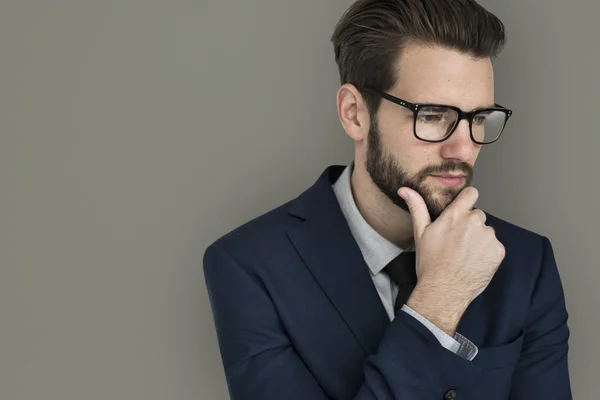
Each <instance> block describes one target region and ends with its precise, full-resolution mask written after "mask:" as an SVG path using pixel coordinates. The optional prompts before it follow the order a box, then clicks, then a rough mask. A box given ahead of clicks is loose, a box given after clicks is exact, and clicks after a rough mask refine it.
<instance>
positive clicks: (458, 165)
mask: <svg viewBox="0 0 600 400" xmlns="http://www.w3.org/2000/svg"><path fill="white" fill-rule="evenodd" d="M377 125H378V124H377V118H376V117H372V118H371V124H370V126H369V136H368V139H367V140H368V144H367V157H366V158H367V160H366V164H367V173H368V174H369V175H370V177H371V180H372V181H373V183H375V185H376V186H377V187H378V188H379V190H381V192H382V193H383V194H385V196H386V197H387V198H389V199H390V200H391V201H392V203H394V204H395V205H396V206H398V207H400V208H402V209H403V210H404V211H407V212H409V209H408V205H407V204H406V202H405V201H404V200H403V199H402V197H400V196H399V195H398V189H400V188H401V187H408V188H411V189H412V190H414V191H416V192H417V193H419V194H420V195H421V197H422V198H423V200H425V205H426V206H427V210H428V211H429V215H430V216H431V222H433V221H435V220H436V219H437V218H438V217H439V216H440V215H441V214H442V212H443V211H444V209H445V208H446V207H447V206H448V205H449V204H450V203H451V202H452V201H453V200H454V199H455V198H456V196H458V194H459V193H460V192H461V190H462V189H464V188H465V187H467V186H469V185H470V184H471V182H472V180H473V168H472V167H471V166H470V165H469V164H468V163H466V162H460V161H456V160H444V161H443V162H442V164H440V165H435V166H434V165H432V166H428V167H425V168H423V169H422V170H421V171H419V172H418V173H417V174H416V175H414V176H411V175H410V174H409V173H408V172H407V171H406V169H404V168H403V167H402V165H400V164H399V163H398V162H397V161H396V159H395V158H394V157H393V156H392V155H391V154H389V153H386V152H385V151H384V149H383V146H382V145H381V137H380V133H379V129H378V127H377ZM449 172H453V173H456V172H461V173H463V174H464V175H465V185H464V186H463V187H460V188H459V187H439V186H433V185H427V184H426V183H425V179H426V178H427V177H428V176H429V175H432V174H433V175H440V174H443V173H449Z"/></svg>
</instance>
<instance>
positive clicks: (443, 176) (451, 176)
mask: <svg viewBox="0 0 600 400" xmlns="http://www.w3.org/2000/svg"><path fill="white" fill-rule="evenodd" d="M432 176H436V177H438V178H445V179H461V178H464V177H465V175H432Z"/></svg>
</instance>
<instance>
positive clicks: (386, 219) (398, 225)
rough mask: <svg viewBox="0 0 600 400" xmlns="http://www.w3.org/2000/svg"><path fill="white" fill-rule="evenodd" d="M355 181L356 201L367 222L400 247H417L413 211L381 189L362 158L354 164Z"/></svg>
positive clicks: (353, 179)
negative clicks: (391, 198)
mask: <svg viewBox="0 0 600 400" xmlns="http://www.w3.org/2000/svg"><path fill="white" fill-rule="evenodd" d="M351 182H352V185H351V187H352V196H353V197H354V202H355V203H356V207H357V208H358V211H360V213H361V214H362V216H363V218H364V219H365V221H367V223H368V224H369V225H371V227H372V228H373V229H374V230H375V231H376V232H377V233H379V234H380V235H381V236H383V237H384V238H386V239H387V240H389V241H390V242H392V243H394V244H395V245H396V246H398V247H401V248H403V249H406V248H408V247H411V246H413V245H414V234H413V224H412V217H411V215H410V213H408V212H406V211H404V210H403V209H401V208H400V207H398V206H396V205H395V204H394V203H392V201H391V200H390V199H388V198H387V196H385V195H384V194H383V193H382V192H381V191H380V190H379V188H378V187H377V186H376V185H375V184H374V183H373V181H372V180H371V178H370V176H369V174H368V173H367V170H366V166H365V163H364V162H362V160H357V161H356V162H355V163H354V170H353V172H352V180H351ZM398 189H400V188H398Z"/></svg>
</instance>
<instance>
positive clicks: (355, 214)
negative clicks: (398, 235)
mask: <svg viewBox="0 0 600 400" xmlns="http://www.w3.org/2000/svg"><path fill="white" fill-rule="evenodd" d="M353 170H354V161H352V162H351V163H350V164H349V165H348V166H347V167H346V168H345V169H344V172H343V173H342V175H341V176H340V177H339V178H338V180H337V181H336V182H335V183H334V184H333V185H332V187H333V191H334V193H335V196H336V198H337V200H338V203H339V204H340V208H341V209H342V213H343V214H344V217H345V218H346V221H347V222H348V226H349V227H350V231H351V232H352V235H353V236H354V240H356V243H357V244H358V247H359V248H360V251H361V253H362V255H363V257H364V259H365V262H366V263H367V266H368V267H369V270H370V271H371V274H372V275H377V274H378V273H380V272H381V270H382V269H383V268H384V267H385V266H386V265H387V264H388V263H389V262H390V261H392V260H393V259H394V258H396V257H397V256H398V255H399V254H400V253H402V252H403V251H405V250H407V251H408V250H411V249H402V248H400V247H398V246H396V245H395V244H394V243H392V242H390V241H389V240H387V239H386V238H384V237H383V236H381V235H380V234H379V233H378V232H377V231H375V229H373V227H371V225H369V223H368V222H367V221H366V220H365V219H364V218H363V216H362V214H361V213H360V211H359V210H358V208H357V206H356V202H355V201H354V196H353V194H352V171H353Z"/></svg>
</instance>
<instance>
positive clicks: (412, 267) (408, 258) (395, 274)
mask: <svg viewBox="0 0 600 400" xmlns="http://www.w3.org/2000/svg"><path fill="white" fill-rule="evenodd" d="M383 272H385V273H386V274H388V276H389V277H390V279H391V280H392V281H393V282H394V283H395V284H396V285H398V297H396V302H395V303H394V310H395V311H398V310H399V309H401V308H402V306H403V305H404V303H406V300H408V298H409V296H410V294H411V293H412V291H413V289H414V288H415V285H416V283H417V270H416V253H415V252H414V251H404V252H402V253H400V255H399V256H398V257H396V258H394V259H393V260H392V261H390V263H389V264H388V265H386V266H385V268H384V269H383Z"/></svg>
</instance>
